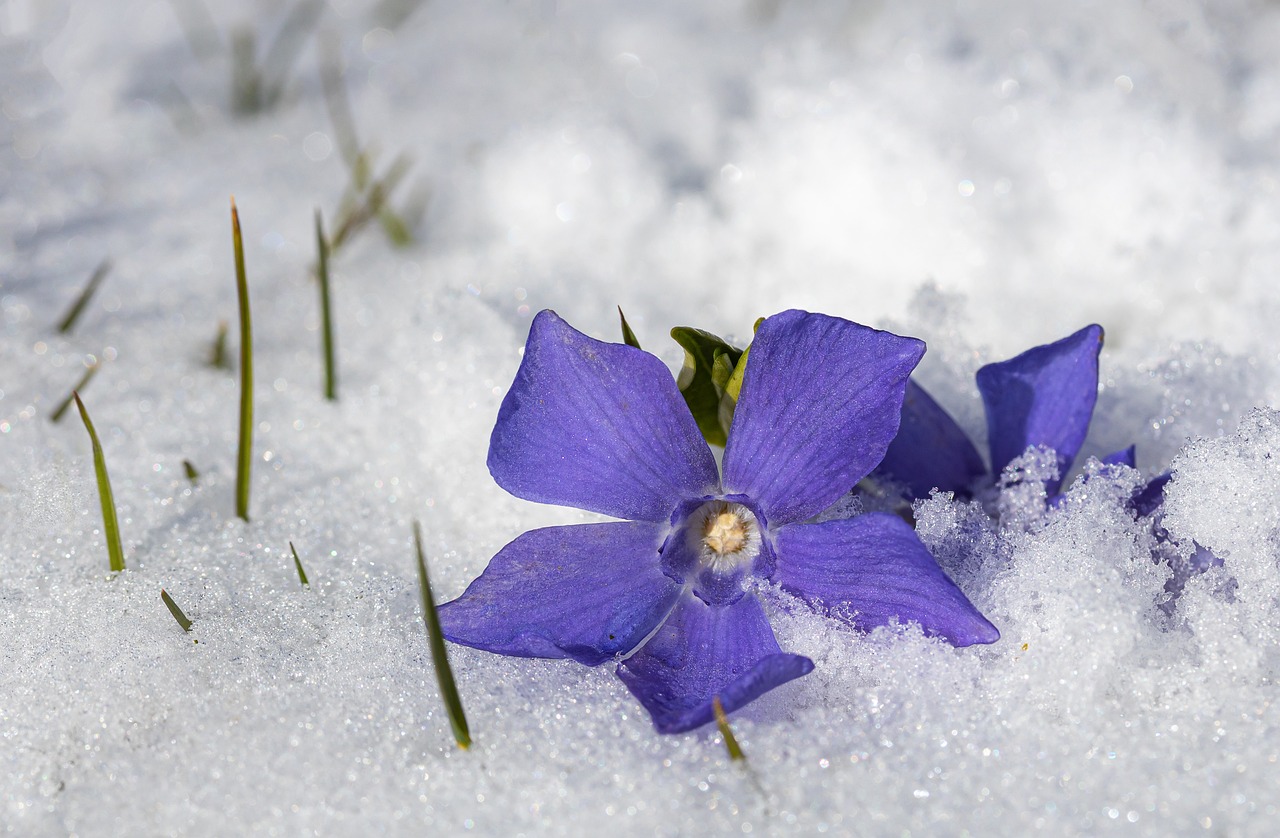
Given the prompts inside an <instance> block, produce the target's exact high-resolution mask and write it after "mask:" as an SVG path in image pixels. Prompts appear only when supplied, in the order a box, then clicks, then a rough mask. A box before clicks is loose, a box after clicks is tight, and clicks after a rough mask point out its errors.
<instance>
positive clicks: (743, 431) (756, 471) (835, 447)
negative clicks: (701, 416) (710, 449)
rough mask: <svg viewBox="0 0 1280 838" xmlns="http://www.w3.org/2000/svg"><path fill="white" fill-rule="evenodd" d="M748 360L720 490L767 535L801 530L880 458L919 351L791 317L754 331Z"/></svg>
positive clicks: (842, 325) (879, 335)
mask: <svg viewBox="0 0 1280 838" xmlns="http://www.w3.org/2000/svg"><path fill="white" fill-rule="evenodd" d="M749 352H750V354H749V355H748V356H747V367H746V374H745V376H744V378H743V382H742V391H741V392H740V393H739V396H738V403H737V407H736V409H735V412H734V417H733V426H732V427H731V428H730V431H729V442H728V444H727V446H726V447H725V452H724V485H725V491H726V492H728V493H731V494H734V493H737V494H743V495H746V496H747V497H750V498H752V499H754V500H755V501H756V503H757V504H758V505H759V508H760V511H761V513H763V515H764V517H765V518H766V519H767V521H768V523H769V524H770V525H771V526H777V525H779V524H786V523H789V522H791V521H802V520H804V519H805V518H809V517H811V516H813V515H815V514H817V513H818V512H821V511H822V510H823V509H825V508H827V507H828V506H830V505H831V504H832V503H833V502H834V501H835V500H836V499H837V498H839V497H840V496H841V495H843V494H844V493H846V492H848V491H849V490H850V489H852V488H853V486H854V484H855V483H857V482H858V481H859V480H861V479H862V478H863V477H865V476H866V475H867V474H868V473H869V472H870V471H871V469H873V468H875V466H876V464H877V463H879V462H880V461H881V460H882V459H884V454H885V450H886V449H887V448H888V447H889V442H890V441H891V440H892V439H893V437H894V435H895V434H896V433H897V432H898V422H899V419H900V418H901V414H902V394H903V390H904V389H905V388H906V385H907V377H908V376H909V375H910V374H911V370H912V369H914V368H915V366H916V364H918V363H919V362H920V357H921V356H922V355H923V354H924V343H923V342H921V341H918V340H916V339H915V338H904V337H899V336H898V335H894V334H890V333H889V332H881V331H877V330H875V329H869V328H867V327H866V326H860V325H858V324H857V323H852V322H850V321H848V320H842V319H840V318H838V317H828V316H826V315H824V314H809V313H808V312H803V311H794V310H793V311H784V312H782V313H781V314H775V315H774V316H773V317H770V318H768V319H766V320H765V321H764V322H763V323H761V324H760V328H759V329H758V330H756V335H755V340H753V341H752V343H751V347H750V350H749Z"/></svg>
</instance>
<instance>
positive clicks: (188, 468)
mask: <svg viewBox="0 0 1280 838" xmlns="http://www.w3.org/2000/svg"><path fill="white" fill-rule="evenodd" d="M182 471H183V473H185V474H186V475H187V479H188V480H190V481H191V485H192V486H194V485H196V484H197V483H199V482H200V472H198V471H196V467H195V464H194V463H192V462H191V461H190V460H183V461H182Z"/></svg>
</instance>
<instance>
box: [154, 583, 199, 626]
mask: <svg viewBox="0 0 1280 838" xmlns="http://www.w3.org/2000/svg"><path fill="white" fill-rule="evenodd" d="M160 598H161V599H162V600H164V604H165V605H167V606H169V613H170V614H172V615H173V619H175V620H177V621H178V625H180V626H182V630H183V631H191V626H192V622H191V620H189V619H187V615H186V614H183V613H182V609H181V608H179V607H178V603H176V602H174V601H173V597H171V596H169V593H168V592H167V591H166V590H165V589H164V588H161V589H160Z"/></svg>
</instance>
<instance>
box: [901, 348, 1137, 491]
mask: <svg viewBox="0 0 1280 838" xmlns="http://www.w3.org/2000/svg"><path fill="white" fill-rule="evenodd" d="M1102 338H1103V334H1102V327H1101V326H1097V325H1092V326H1086V327H1085V328H1083V329H1081V330H1080V331H1078V332H1076V333H1074V334H1072V335H1069V336H1067V337H1065V338H1063V339H1062V340H1059V341H1055V342H1053V343H1049V344H1045V345H1043V346H1036V347H1033V348H1031V349H1028V350H1027V351H1026V352H1023V353H1022V354H1020V355H1018V356H1017V357H1014V358H1010V359H1009V360H1007V361H1000V362H998V363H994V364H987V365H986V366H984V367H982V368H981V369H980V370H978V373H977V376H976V379H977V384H978V391H979V392H980V393H981V394H982V403H983V406H984V408H985V409H986V415H987V441H988V444H989V446H990V449H991V470H992V473H994V474H997V475H998V474H1000V472H1002V471H1003V470H1004V468H1005V466H1007V465H1009V463H1010V462H1011V461H1012V460H1013V459H1014V458H1016V457H1018V456H1020V455H1021V454H1022V453H1023V452H1025V451H1026V450H1027V449H1028V448H1031V447H1043V448H1049V449H1052V450H1053V452H1054V454H1055V456H1056V457H1057V461H1058V477H1057V479H1054V480H1050V481H1047V482H1046V485H1045V489H1046V491H1047V493H1048V495H1049V496H1050V497H1051V498H1052V497H1053V496H1054V495H1056V494H1057V492H1058V490H1059V489H1060V488H1061V486H1062V479H1063V478H1064V477H1066V474H1067V472H1068V471H1069V470H1070V469H1071V465H1072V463H1074V462H1075V458H1076V455H1077V454H1078V453H1079V452H1080V446H1081V445H1083V444H1084V438H1085V435H1086V434H1087V433H1088V432H1089V420H1090V419H1091V418H1092V416H1093V408H1094V405H1095V403H1096V402H1097V400H1098V354H1099V352H1101V350H1102ZM1126 454H1127V455H1128V457H1129V458H1130V461H1129V462H1128V463H1127V464H1128V465H1130V466H1132V456H1133V452H1132V450H1127V451H1125V452H1117V454H1115V455H1112V457H1111V458H1108V460H1109V461H1115V462H1120V461H1121V460H1120V459H1118V458H1122V457H1124V456H1125V455H1126ZM876 473H877V474H879V475H883V476H888V477H891V478H893V479H894V480H896V481H898V482H900V483H902V484H903V485H904V486H905V487H906V488H907V490H908V492H909V493H910V495H911V496H912V497H917V498H919V497H924V496H926V495H928V494H929V491H930V490H931V489H935V488H936V489H940V490H942V491H949V492H957V493H960V494H965V493H967V492H968V491H969V489H970V488H971V486H972V485H973V483H974V481H975V480H976V479H977V478H979V477H981V476H982V475H984V474H986V466H985V465H983V462H982V457H981V456H980V455H979V454H978V451H977V449H976V448H975V447H974V445H973V443H972V442H971V441H970V440H969V437H968V435H966V434H965V432H964V431H963V430H961V429H960V426H959V425H957V424H956V422H955V420H954V419H952V418H951V415H950V414H948V413H947V412H946V411H945V410H943V408H942V407H941V406H939V405H938V403H937V402H935V401H934V400H933V398H932V397H931V396H930V395H929V394H928V393H927V392H926V391H925V389H924V388H923V387H921V386H920V385H918V384H916V383H915V382H914V381H912V382H909V383H908V385H907V389H906V393H905V397H904V401H903V408H902V425H901V430H900V431H899V432H898V435H897V437H895V438H894V440H893V442H892V443H890V445H889V449H888V451H887V452H886V454H885V457H884V460H883V461H882V462H881V463H880V464H879V466H878V467H877V469H876Z"/></svg>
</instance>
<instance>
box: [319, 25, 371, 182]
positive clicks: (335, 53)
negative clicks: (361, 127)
mask: <svg viewBox="0 0 1280 838" xmlns="http://www.w3.org/2000/svg"><path fill="white" fill-rule="evenodd" d="M320 55H321V60H320V85H321V87H323V88H324V104H325V107H326V108H327V109H328V111H329V122H330V123H332V125H333V135H334V140H335V141H336V142H337V145H338V152H339V153H340V154H341V155H342V159H343V160H344V161H346V164H347V168H349V169H350V170H351V173H352V181H353V182H354V185H355V187H356V189H357V190H359V191H363V190H364V188H365V186H366V182H367V180H368V173H367V171H368V170H367V166H365V165H364V164H363V162H362V161H361V160H360V157H361V154H360V139H359V137H358V136H357V135H356V121H355V119H354V118H353V117H352V116H351V101H350V100H349V99H348V98H347V88H346V85H344V84H343V82H342V56H341V54H340V53H339V49H338V38H337V36H336V35H334V34H333V33H330V34H329V35H328V36H326V37H322V38H321V39H320Z"/></svg>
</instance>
